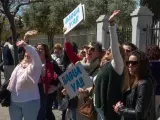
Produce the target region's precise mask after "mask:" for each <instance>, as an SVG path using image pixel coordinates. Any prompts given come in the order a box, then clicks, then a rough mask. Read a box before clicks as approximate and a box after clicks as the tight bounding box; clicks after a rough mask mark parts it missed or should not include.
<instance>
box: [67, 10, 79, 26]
mask: <svg viewBox="0 0 160 120" xmlns="http://www.w3.org/2000/svg"><path fill="white" fill-rule="evenodd" d="M79 12H80V9H79V7H78V8H77V9H75V10H74V11H73V12H72V13H71V14H70V15H69V16H67V18H66V19H65V21H64V23H65V24H67V23H68V22H69V21H71V20H72V19H73V18H74V17H75V16H77V15H78V14H79ZM72 21H73V20H72ZM69 24H71V22H70V23H69Z"/></svg>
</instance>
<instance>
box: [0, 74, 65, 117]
mask: <svg viewBox="0 0 160 120" xmlns="http://www.w3.org/2000/svg"><path fill="white" fill-rule="evenodd" d="M1 80H2V83H3V81H4V77H3V74H2V76H1ZM53 112H54V114H55V116H56V120H62V119H61V112H60V111H58V110H53ZM0 120H10V119H9V113H8V108H4V107H1V105H0Z"/></svg>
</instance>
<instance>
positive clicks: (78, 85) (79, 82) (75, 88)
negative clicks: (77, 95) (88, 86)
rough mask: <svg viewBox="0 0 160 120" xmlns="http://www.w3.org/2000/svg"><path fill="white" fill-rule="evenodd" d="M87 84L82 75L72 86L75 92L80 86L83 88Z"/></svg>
mask: <svg viewBox="0 0 160 120" xmlns="http://www.w3.org/2000/svg"><path fill="white" fill-rule="evenodd" d="M84 86H85V83H84V81H83V78H82V77H80V78H79V79H78V80H76V81H75V82H74V83H72V84H71V88H72V89H73V91H74V92H76V90H78V88H83V87H84Z"/></svg>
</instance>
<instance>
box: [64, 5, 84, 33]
mask: <svg viewBox="0 0 160 120" xmlns="http://www.w3.org/2000/svg"><path fill="white" fill-rule="evenodd" d="M84 12H85V10H84V5H82V4H79V5H78V6H77V7H76V8H75V9H74V10H73V11H72V12H71V13H70V14H69V15H68V16H67V17H65V18H64V19H63V24H64V28H66V29H67V30H66V31H65V33H64V34H67V33H68V32H69V31H71V30H72V29H73V28H74V27H75V26H77V25H78V24H79V23H80V22H81V21H82V20H84V17H85V14H84Z"/></svg>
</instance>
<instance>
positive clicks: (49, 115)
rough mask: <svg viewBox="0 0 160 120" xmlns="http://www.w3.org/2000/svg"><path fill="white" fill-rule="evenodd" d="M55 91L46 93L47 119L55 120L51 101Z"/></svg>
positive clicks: (54, 98)
mask: <svg viewBox="0 0 160 120" xmlns="http://www.w3.org/2000/svg"><path fill="white" fill-rule="evenodd" d="M56 97H57V92H54V93H51V94H48V96H47V101H46V102H47V103H46V118H47V120H55V115H54V114H53V112H52V105H53V102H54V101H55V100H56Z"/></svg>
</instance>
